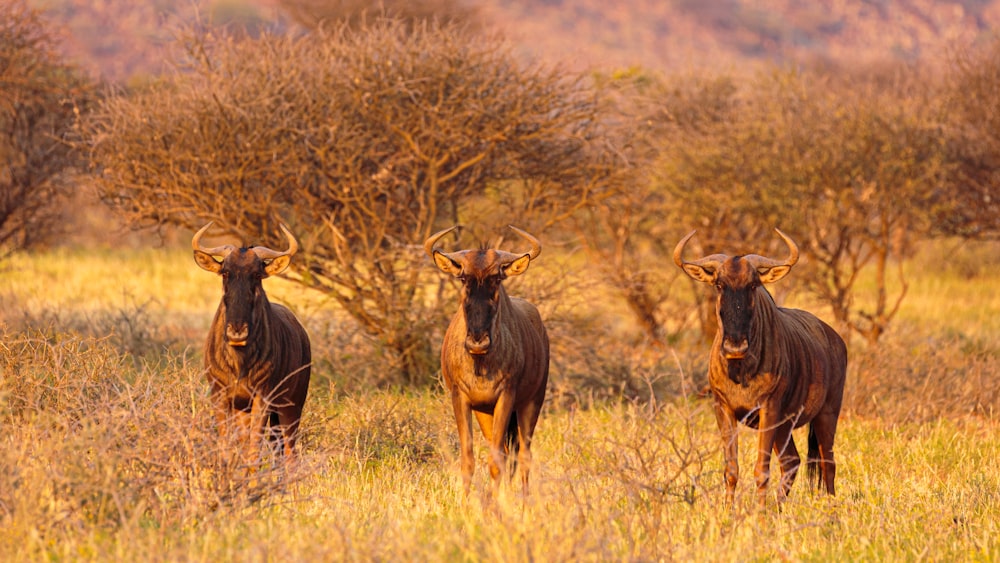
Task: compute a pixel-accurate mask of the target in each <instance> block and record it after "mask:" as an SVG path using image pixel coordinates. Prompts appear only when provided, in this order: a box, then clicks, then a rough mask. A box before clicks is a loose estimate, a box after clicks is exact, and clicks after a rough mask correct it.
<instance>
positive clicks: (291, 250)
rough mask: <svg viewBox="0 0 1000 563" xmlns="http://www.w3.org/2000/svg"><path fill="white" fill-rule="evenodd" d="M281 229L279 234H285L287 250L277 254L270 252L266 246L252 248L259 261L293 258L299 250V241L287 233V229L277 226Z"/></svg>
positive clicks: (274, 251)
mask: <svg viewBox="0 0 1000 563" xmlns="http://www.w3.org/2000/svg"><path fill="white" fill-rule="evenodd" d="M278 227H280V228H281V232H283V233H285V238H287V239H288V250H285V251H283V252H279V251H277V250H271V249H270V248H268V247H266V246H255V247H253V251H254V253H256V254H257V257H258V258H260V259H261V260H273V259H275V258H277V257H279V256H294V255H295V253H296V252H298V250H299V241H297V240H295V237H294V236H292V233H291V232H289V231H288V228H287V227H285V225H284V224H280V225H278Z"/></svg>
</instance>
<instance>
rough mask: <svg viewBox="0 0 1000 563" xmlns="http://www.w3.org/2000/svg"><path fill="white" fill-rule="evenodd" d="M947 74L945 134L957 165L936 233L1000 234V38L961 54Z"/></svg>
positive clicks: (943, 91) (975, 235) (988, 235)
mask: <svg viewBox="0 0 1000 563" xmlns="http://www.w3.org/2000/svg"><path fill="white" fill-rule="evenodd" d="M950 69H951V70H950V72H949V73H948V74H947V75H946V76H945V77H944V80H943V82H944V87H943V88H942V91H941V97H942V101H943V103H944V107H945V108H946V109H945V111H944V112H943V113H944V115H945V118H943V119H942V122H943V123H944V136H945V137H946V138H947V140H948V155H949V160H950V162H951V163H952V164H953V165H954V173H953V175H952V177H951V181H950V183H949V189H948V194H949V195H951V196H953V197H956V198H958V199H959V200H960V205H955V206H942V207H941V212H939V213H937V214H936V215H935V217H934V223H933V227H934V232H935V234H941V235H945V236H947V235H958V236H962V237H967V238H996V237H997V236H998V235H1000V39H998V40H994V41H993V42H992V43H991V44H989V45H987V46H986V47H984V48H982V49H978V50H973V49H969V50H966V51H962V52H961V53H959V54H958V55H957V56H956V57H955V59H954V64H953V65H951V66H950Z"/></svg>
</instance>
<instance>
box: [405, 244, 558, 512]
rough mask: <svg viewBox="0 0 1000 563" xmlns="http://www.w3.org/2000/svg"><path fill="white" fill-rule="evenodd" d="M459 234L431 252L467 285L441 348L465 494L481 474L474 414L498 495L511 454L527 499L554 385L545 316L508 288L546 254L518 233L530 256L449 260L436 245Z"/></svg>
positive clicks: (462, 254) (469, 254)
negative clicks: (538, 430)
mask: <svg viewBox="0 0 1000 563" xmlns="http://www.w3.org/2000/svg"><path fill="white" fill-rule="evenodd" d="M456 228H458V227H457V226H455V227H451V228H448V229H445V230H443V231H440V232H438V233H436V234H434V235H431V237H430V238H428V239H427V240H426V241H425V242H424V250H426V251H427V254H429V255H430V256H431V258H433V259H434V263H435V264H437V267H438V268H440V269H441V271H443V272H444V273H446V274H451V275H453V276H455V277H456V278H458V279H459V281H460V282H461V284H462V293H461V304H460V306H459V309H458V312H457V313H455V316H454V317H452V320H451V324H450V325H449V326H448V330H447V332H446V333H445V335H444V342H443V344H442V346H441V373H442V376H443V377H444V384H445V386H446V388H447V390H448V392H449V393H450V394H451V404H452V407H453V408H454V410H455V421H456V423H457V425H458V438H459V441H460V443H461V458H462V481H463V485H464V486H465V493H466V494H468V492H469V487H470V485H471V483H472V474H473V471H474V469H475V460H474V458H473V455H472V415H473V413H475V417H476V420H477V421H478V422H479V428H480V429H481V430H482V432H483V436H485V437H486V440H487V442H489V445H490V457H489V467H490V476H491V477H492V478H493V490H494V493H495V492H496V490H497V488H498V487H499V483H500V472H501V468H502V467H504V465H505V463H506V458H507V454H508V453H510V450H511V449H513V450H514V451H515V452H516V454H517V457H516V463H518V464H519V465H520V466H521V467H520V472H521V482H522V489H523V492H525V493H527V490H528V469H529V467H530V463H531V437H532V435H533V434H534V431H535V424H536V423H537V422H538V413H539V411H540V410H541V409H542V402H543V401H544V400H545V386H546V384H547V383H548V379H549V337H548V334H547V333H546V332H545V325H543V324H542V318H541V316H540V315H539V314H538V309H536V308H535V306H534V305H532V304H531V303H529V302H527V301H525V300H523V299H518V298H516V297H509V296H508V295H507V291H506V290H505V289H504V286H503V281H504V279H506V278H507V277H509V276H517V275H520V274H523V273H524V271H525V270H527V269H528V264H529V263H530V262H531V261H532V260H534V259H535V258H537V257H538V254H539V253H540V252H541V250H542V247H541V245H540V244H539V242H538V239H536V238H535V237H533V236H531V235H530V234H528V233H526V232H524V231H522V230H521V229H518V228H516V227H513V226H511V227H510V228H511V230H513V231H514V232H515V233H517V234H518V235H520V236H521V237H522V238H524V239H525V240H527V241H528V243H529V244H530V247H531V249H530V250H529V251H528V252H527V253H525V254H518V253H512V252H506V251H503V250H498V249H493V248H487V247H486V245H483V248H480V249H476V250H460V251H456V252H449V253H445V252H441V251H439V250H436V249H435V248H434V245H435V244H436V243H437V241H438V240H439V239H440V238H441V237H443V236H444V235H446V234H448V233H450V232H451V231H452V230H454V229H456Z"/></svg>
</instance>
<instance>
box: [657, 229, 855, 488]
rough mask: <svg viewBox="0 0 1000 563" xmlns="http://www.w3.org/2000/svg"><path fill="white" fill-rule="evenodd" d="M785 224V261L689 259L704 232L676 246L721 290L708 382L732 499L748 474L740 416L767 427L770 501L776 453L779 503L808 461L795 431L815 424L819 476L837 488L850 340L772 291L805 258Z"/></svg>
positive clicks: (814, 467)
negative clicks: (691, 243) (741, 455)
mask: <svg viewBox="0 0 1000 563" xmlns="http://www.w3.org/2000/svg"><path fill="white" fill-rule="evenodd" d="M775 230H776V231H777V233H778V234H779V235H780V236H781V238H782V239H784V241H785V244H787V245H788V248H789V256H788V258H787V259H786V260H783V261H782V260H775V259H771V258H765V257H763V256H758V255H756V254H750V255H747V256H732V257H730V256H727V255H725V254H712V255H710V256H706V257H705V258H701V259H699V260H694V261H691V262H687V261H685V260H684V259H683V258H682V255H683V252H684V246H685V245H686V244H687V242H688V240H689V239H690V238H691V237H692V236H694V233H695V232H694V231H691V232H690V233H689V234H688V235H687V236H686V237H684V238H683V239H681V241H680V242H679V243H677V246H676V247H675V248H674V263H676V264H677V265H678V266H679V267H680V268H681V269H683V270H684V272H686V273H687V275H689V276H691V277H692V278H694V279H695V280H697V281H700V282H705V283H710V284H712V285H714V286H715V289H716V293H717V297H716V313H717V316H718V322H719V328H718V332H717V333H716V336H715V342H714V343H713V344H712V352H711V358H710V360H709V372H708V383H709V388H710V389H711V392H712V395H713V396H714V399H715V418H716V421H717V422H718V424H719V431H720V432H721V434H722V443H723V449H724V455H725V463H726V465H725V482H726V501H727V503H728V505H729V506H732V504H733V498H734V494H735V493H734V491H735V489H736V482H737V480H738V477H739V465H738V461H737V443H736V430H737V429H736V424H737V421H742V422H744V423H745V424H747V425H748V426H750V427H752V428H757V429H758V431H759V437H758V451H757V466H756V467H755V468H754V476H755V477H756V481H757V495H758V503H759V504H760V505H762V506H763V504H764V501H765V493H766V490H767V485H768V480H769V475H770V466H771V451H772V450H773V451H774V452H775V453H776V454H777V455H778V458H779V460H780V463H781V485H780V487H779V489H778V500H779V503H780V502H781V501H783V500H784V499H785V498H786V497H787V496H788V492H789V490H790V489H791V487H792V483H793V482H794V480H795V474H796V472H797V471H798V468H799V464H800V462H801V460H800V459H799V452H798V450H797V449H796V448H795V442H794V441H793V440H792V429H793V428H798V427H799V426H802V425H804V424H806V423H809V437H808V442H809V450H808V455H807V458H806V468H807V471H808V475H809V480H810V481H813V482H815V484H816V486H817V487H819V488H822V487H823V486H825V487H826V491H827V492H828V493H830V494H831V495H832V494H834V485H833V482H834V478H835V476H836V469H837V466H836V464H835V462H834V459H833V439H834V434H835V433H836V432H837V418H838V417H839V416H840V405H841V401H842V399H843V395H844V379H845V377H846V372H847V347H846V346H845V344H844V340H843V339H842V338H841V337H840V335H839V334H837V332H836V331H835V330H834V329H833V328H831V327H830V326H829V325H827V324H826V323H824V322H823V321H821V320H819V319H818V318H816V317H815V316H814V315H812V314H811V313H808V312H806V311H801V310H798V309H786V308H784V307H778V306H777V305H775V303H774V300H773V299H772V297H771V294H770V293H768V291H767V290H766V289H765V288H764V285H763V284H766V283H772V282H776V281H778V280H780V279H781V278H783V277H784V276H785V275H786V274H787V273H788V272H789V271H790V270H791V268H792V266H793V265H794V264H795V263H796V262H797V261H798V258H799V249H798V247H797V246H796V245H795V243H794V242H792V240H791V239H790V238H788V237H787V236H786V235H785V234H784V233H782V232H781V231H779V230H777V229H775Z"/></svg>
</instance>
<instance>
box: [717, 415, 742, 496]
mask: <svg viewBox="0 0 1000 563" xmlns="http://www.w3.org/2000/svg"><path fill="white" fill-rule="evenodd" d="M715 421H716V422H717V423H718V425H719V433H720V434H721V435H722V454H723V456H724V457H725V460H726V461H725V464H726V465H725V474H724V477H725V482H726V508H730V509H731V508H732V507H733V503H734V502H735V498H736V483H737V481H739V478H740V462H739V458H738V455H739V445H738V443H737V441H736V415H735V414H734V413H733V412H732V411H731V410H729V409H728V408H726V407H725V406H724V405H722V404H720V403H719V401H718V400H716V402H715Z"/></svg>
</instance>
